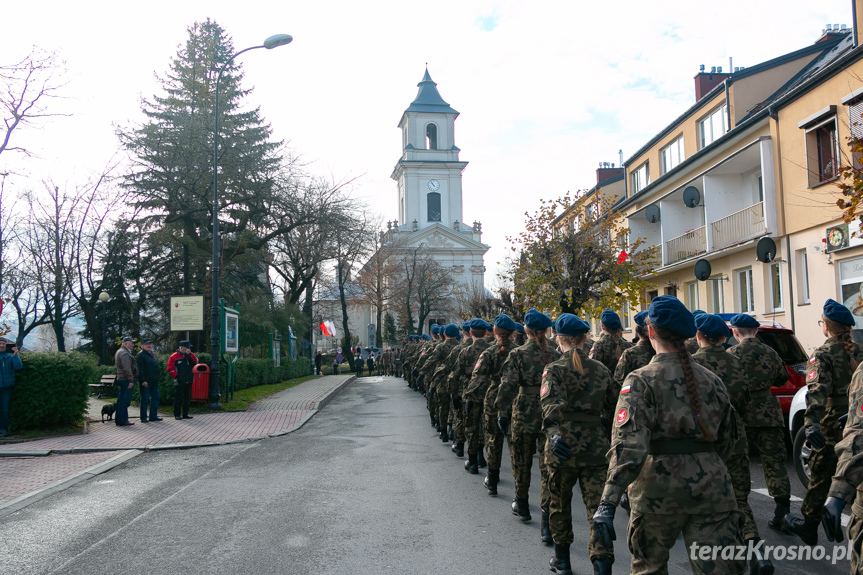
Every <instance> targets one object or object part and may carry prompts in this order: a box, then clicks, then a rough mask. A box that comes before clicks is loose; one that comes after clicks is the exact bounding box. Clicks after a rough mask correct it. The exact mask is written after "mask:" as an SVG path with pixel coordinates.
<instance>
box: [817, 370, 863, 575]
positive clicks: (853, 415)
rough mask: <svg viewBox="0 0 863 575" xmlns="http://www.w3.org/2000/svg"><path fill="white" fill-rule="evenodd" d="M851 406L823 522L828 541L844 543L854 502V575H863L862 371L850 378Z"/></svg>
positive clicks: (851, 530) (850, 532) (851, 525)
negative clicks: (845, 515) (846, 513)
mask: <svg viewBox="0 0 863 575" xmlns="http://www.w3.org/2000/svg"><path fill="white" fill-rule="evenodd" d="M848 404H849V409H848V421H847V422H846V423H845V431H844V433H843V438H842V440H841V441H840V442H839V443H837V444H836V447H835V448H834V450H835V452H836V455H837V458H838V463H837V465H836V472H835V474H834V476H833V482H832V483H831V484H830V491H829V493H828V497H827V501H826V502H825V503H824V509H823V513H822V522H823V524H824V532H825V533H826V534H827V539H829V540H830V541H836V542H837V543H841V542H842V539H843V535H842V509H843V508H844V507H845V505H846V504H847V503H848V502H849V501H853V503H852V505H851V521H850V522H849V523H848V538H849V539H850V540H851V545H850V547H851V574H852V575H863V561H861V550H863V370H860V369H858V370H856V371H855V372H854V375H853V376H852V377H851V386H850V387H849V388H848ZM855 491H856V493H855ZM855 495H856V497H855Z"/></svg>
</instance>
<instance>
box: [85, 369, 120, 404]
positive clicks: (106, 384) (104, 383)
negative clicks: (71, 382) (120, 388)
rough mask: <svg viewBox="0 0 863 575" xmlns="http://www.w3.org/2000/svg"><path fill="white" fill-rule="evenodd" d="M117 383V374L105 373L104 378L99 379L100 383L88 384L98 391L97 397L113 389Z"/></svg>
mask: <svg viewBox="0 0 863 575" xmlns="http://www.w3.org/2000/svg"><path fill="white" fill-rule="evenodd" d="M116 384H117V376H116V375H103V376H102V379H101V380H99V383H90V384H88V385H89V386H90V387H92V388H93V389H94V390H95V392H98V395H97V396H96V399H99V398H101V397H102V394H103V393H105V392H106V391H113V390H114V386H115V385H116Z"/></svg>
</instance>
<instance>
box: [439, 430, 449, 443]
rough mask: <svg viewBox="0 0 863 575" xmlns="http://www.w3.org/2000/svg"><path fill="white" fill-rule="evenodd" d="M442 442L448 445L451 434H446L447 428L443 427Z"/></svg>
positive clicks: (441, 432) (441, 431)
mask: <svg viewBox="0 0 863 575" xmlns="http://www.w3.org/2000/svg"><path fill="white" fill-rule="evenodd" d="M440 440H441V441H442V442H443V443H446V442H447V441H449V434H448V433H447V432H446V428H445V427H441V430H440Z"/></svg>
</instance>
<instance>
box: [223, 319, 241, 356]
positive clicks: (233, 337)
mask: <svg viewBox="0 0 863 575" xmlns="http://www.w3.org/2000/svg"><path fill="white" fill-rule="evenodd" d="M239 351H240V316H239V315H237V314H235V313H233V312H230V311H227V310H225V353H237V352H239Z"/></svg>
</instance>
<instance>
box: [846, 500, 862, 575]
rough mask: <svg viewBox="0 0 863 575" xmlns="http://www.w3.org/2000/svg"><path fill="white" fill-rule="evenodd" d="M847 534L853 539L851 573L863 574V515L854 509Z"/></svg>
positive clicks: (854, 574)
mask: <svg viewBox="0 0 863 575" xmlns="http://www.w3.org/2000/svg"><path fill="white" fill-rule="evenodd" d="M847 535H848V539H849V540H850V541H851V575H863V559H861V555H863V517H859V516H858V515H857V514H856V513H854V512H853V510H852V512H851V521H849V522H848V533H847Z"/></svg>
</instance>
